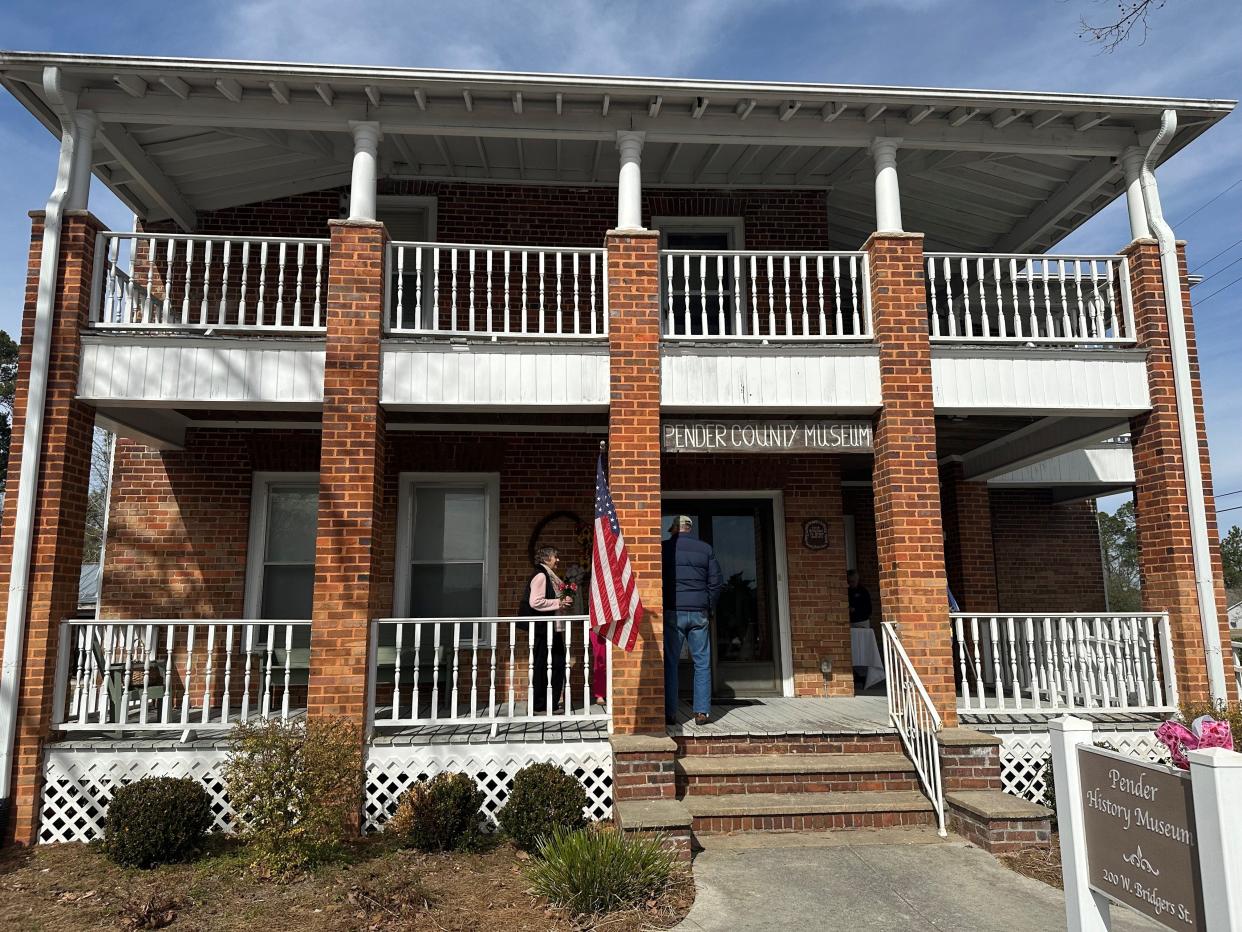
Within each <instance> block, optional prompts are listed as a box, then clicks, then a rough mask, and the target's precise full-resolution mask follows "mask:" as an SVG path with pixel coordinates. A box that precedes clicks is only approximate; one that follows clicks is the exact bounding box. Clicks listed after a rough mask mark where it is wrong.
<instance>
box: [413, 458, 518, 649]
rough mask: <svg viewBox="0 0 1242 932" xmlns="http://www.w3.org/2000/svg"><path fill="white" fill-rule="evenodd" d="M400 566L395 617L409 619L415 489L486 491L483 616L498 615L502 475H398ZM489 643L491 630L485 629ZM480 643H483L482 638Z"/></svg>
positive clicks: (466, 473)
mask: <svg viewBox="0 0 1242 932" xmlns="http://www.w3.org/2000/svg"><path fill="white" fill-rule="evenodd" d="M397 482H398V493H397V547H396V551H397V553H396V560H397V565H396V567H395V568H394V572H393V600H392V601H393V609H392V615H393V617H394V618H404V617H406V614H405V613H406V611H407V606H408V605H409V604H410V549H411V543H412V537H411V535H412V533H413V529H414V520H415V515H414V490H415V489H416V488H426V487H439V488H469V487H477V488H481V489H482V490H483V493H484V495H485V496H486V500H487V547H486V550H485V552H484V558H483V617H484V618H495V617H496V616H497V615H498V602H499V596H500V473H495V472H403V473H401V474H400V475H399V476H398V479H397ZM480 634H481V635H483V634H486V635H487V636H488V641H489V642H490V630H488V629H484V631H482V632H480ZM479 643H480V644H482V643H483V638H482V637H480V639H479Z"/></svg>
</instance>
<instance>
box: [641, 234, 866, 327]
mask: <svg viewBox="0 0 1242 932" xmlns="http://www.w3.org/2000/svg"><path fill="white" fill-rule="evenodd" d="M661 263H662V266H663V267H662V270H661V271H662V282H661V287H662V289H663V307H664V311H663V315H662V316H663V328H664V337H665V339H671V340H743V341H758V342H768V341H778V340H780V341H784V340H869V339H871V291H870V287H869V285H868V279H867V257H866V255H865V254H864V253H861V252H753V251H746V252H739V251H730V252H719V251H718V252H702V251H688V250H665V251H664V252H662V253H661Z"/></svg>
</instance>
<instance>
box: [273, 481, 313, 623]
mask: <svg viewBox="0 0 1242 932" xmlns="http://www.w3.org/2000/svg"><path fill="white" fill-rule="evenodd" d="M318 518H319V490H318V489H317V488H315V487H314V486H310V487H307V486H273V487H272V488H271V489H269V490H268V493H267V542H266V549H265V559H266V560H268V561H273V560H274V561H278V562H281V563H312V564H313V563H314V562H315V532H316V524H317V522H318ZM307 617H310V616H307Z"/></svg>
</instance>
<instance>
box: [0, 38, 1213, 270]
mask: <svg viewBox="0 0 1242 932" xmlns="http://www.w3.org/2000/svg"><path fill="white" fill-rule="evenodd" d="M49 68H54V69H57V70H58V71H57V78H58V80H59V82H60V84H61V85H62V86H63V87H65V88H68V89H70V90H72V91H73V92H75V93H76V94H77V102H78V107H79V108H81V109H87V110H92V111H94V112H95V113H96V114H97V115H98V117H99V118H100V120H101V133H100V137H99V138H100V142H101V145H98V146H97V147H96V165H95V170H96V173H97V175H98V176H99V177H100V178H101V179H102V180H103V181H104V183H105V184H107V185H108V186H109V187H110V188H111V189H112V190H113V191H114V192H115V193H116V194H117V195H118V196H119V197H120V198H121V199H122V200H123V201H124V202H125V203H127V204H128V205H129V206H131V207H133V208H134V210H135V212H136V213H138V214H139V215H140V216H142V217H144V218H145V219H149V220H159V219H167V218H173V219H176V220H178V221H179V222H181V223H183V224H185V223H186V221H187V220H189V221H190V222H192V219H193V214H194V213H195V212H196V211H203V210H213V209H219V208H223V207H229V206H235V205H239V204H244V203H250V202H254V201H258V200H263V199H266V198H271V197H280V196H285V195H290V194H296V193H301V192H306V191H312V190H322V189H324V188H328V187H333V186H336V185H341V184H344V183H346V182H347V181H348V178H349V170H350V164H349V163H350V155H351V151H352V143H351V139H350V135H349V132H350V123H351V121H359V120H366V121H378V122H379V123H380V124H381V128H382V130H383V133H384V139H383V142H382V145H381V152H380V156H381V168H382V171H383V173H384V174H385V175H386V176H388V177H417V178H426V179H451V180H455V181H463V180H465V181H489V182H519V183H535V184H569V185H577V186H583V185H596V184H600V185H612V184H615V182H616V177H617V156H616V152H615V147H614V141H615V138H616V133H617V131H618V130H642V131H644V132H645V133H646V143H645V148H644V153H643V176H644V177H643V183H644V186H646V187H670V188H685V187H703V188H739V189H741V188H782V189H787V188H811V189H819V190H825V191H827V192H829V193H828V195H827V197H828V205H829V206H828V212H829V226H830V232H831V235H832V238H833V242H834V244H837V245H840V246H843V247H848V246H854V245H857V244H858V243H860V242H861V241H862V240H863V239H865V238H866V236H867V235H868V234H869V233H870V231H871V230H872V229H873V228H874V210H873V184H872V182H873V175H872V172H873V169H872V165H871V158H870V155H869V153H868V147H869V145H870V143H871V141H872V140H873V139H875V138H877V137H893V138H898V139H900V140H901V143H900V155H899V161H898V170H899V175H900V178H901V186H902V202H903V204H902V207H903V214H904V216H905V220H906V226H907V227H908V228H909V229H915V230H920V231H923V232H925V233H926V234H927V236H928V245H929V248H937V247H940V248H957V249H971V250H985V249H986V250H996V251H1013V252H1023V251H1040V250H1043V249H1046V248H1047V247H1049V246H1050V245H1052V244H1053V243H1054V242H1056V241H1057V240H1059V239H1061V238H1062V237H1064V236H1065V235H1066V234H1067V233H1069V232H1070V231H1071V230H1073V229H1075V228H1076V227H1077V226H1079V225H1080V224H1081V223H1083V222H1084V221H1085V220H1086V219H1088V218H1089V217H1091V216H1093V215H1094V214H1095V213H1097V212H1098V211H1099V210H1100V209H1102V208H1103V207H1104V206H1105V205H1106V204H1107V203H1109V202H1110V201H1111V200H1112V199H1113V198H1115V197H1116V196H1117V195H1118V194H1119V193H1120V192H1121V191H1122V190H1123V187H1124V181H1123V178H1122V170H1121V167H1120V164H1119V162H1118V157H1119V156H1120V154H1121V153H1122V152H1123V151H1124V150H1125V149H1126V148H1127V147H1129V146H1133V145H1139V144H1141V143H1142V142H1144V141H1145V140H1146V139H1147V138H1148V136H1149V134H1150V133H1152V132H1153V131H1154V129H1155V128H1156V126H1157V125H1158V122H1159V118H1160V115H1161V113H1162V112H1163V111H1164V110H1166V109H1174V110H1176V111H1177V112H1178V132H1177V134H1176V135H1175V137H1174V138H1173V140H1172V142H1171V144H1170V145H1169V146H1168V148H1167V149H1166V150H1165V152H1164V159H1167V158H1169V157H1170V156H1172V155H1173V154H1174V153H1175V152H1177V151H1178V150H1180V149H1181V148H1183V147H1184V146H1185V145H1187V144H1188V143H1189V142H1190V141H1191V140H1193V139H1194V138H1196V137H1197V136H1198V135H1200V134H1201V133H1202V132H1204V131H1205V130H1206V129H1207V128H1208V127H1210V126H1211V125H1212V124H1213V123H1215V122H1217V121H1218V120H1220V119H1222V118H1223V117H1224V116H1226V115H1227V114H1228V113H1229V112H1230V111H1231V110H1232V109H1233V107H1234V102H1233V101H1228V100H1192V99H1165V98H1138V97H1115V96H1105V95H1093V94H1043V93H1025V92H1009V91H985V90H946V89H937V88H910V87H875V86H848V85H821V84H782V83H773V82H733V81H701V80H683V79H667V78H615V77H590V76H568V75H550V74H533V73H494V72H471V71H440V70H425V69H412V68H372V67H353V66H341V65H293V64H282V63H272V62H236V61H215V60H204V59H167V58H133V57H124V56H101V55H72V54H46V53H28V52H0V83H3V84H4V86H5V87H6V88H7V89H8V90H9V91H10V92H11V93H12V94H13V95H14V96H15V97H16V98H17V99H18V100H20V101H21V102H22V103H23V104H24V105H25V106H26V107H27V109H29V110H30V111H31V112H32V113H33V114H34V115H35V116H36V117H38V118H39V119H40V120H41V121H42V122H43V123H44V124H45V125H46V126H47V127H48V128H49V129H50V130H51V131H52V132H53V133H55V134H57V135H59V133H60V118H59V116H58V114H57V113H56V111H55V108H54V106H53V104H52V102H51V101H50V100H49V97H48V94H47V92H46V90H45V76H46V72H47V69H49Z"/></svg>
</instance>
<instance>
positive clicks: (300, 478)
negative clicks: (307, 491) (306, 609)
mask: <svg viewBox="0 0 1242 932" xmlns="http://www.w3.org/2000/svg"><path fill="white" fill-rule="evenodd" d="M273 485H315V486H318V485H319V473H317V472H276V471H272V470H260V471H256V472H255V473H254V477H253V479H252V480H251V490H250V533H249V535H248V536H247V539H246V588H245V597H244V600H243V603H242V604H243V606H244V609H243V613H242V614H243V617H245V618H258V617H259V610H260V608H261V606H262V597H263V592H262V589H263V545H264V543H265V541H266V540H267V496H268V492H269V491H270V489H271V487H272V486H273Z"/></svg>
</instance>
